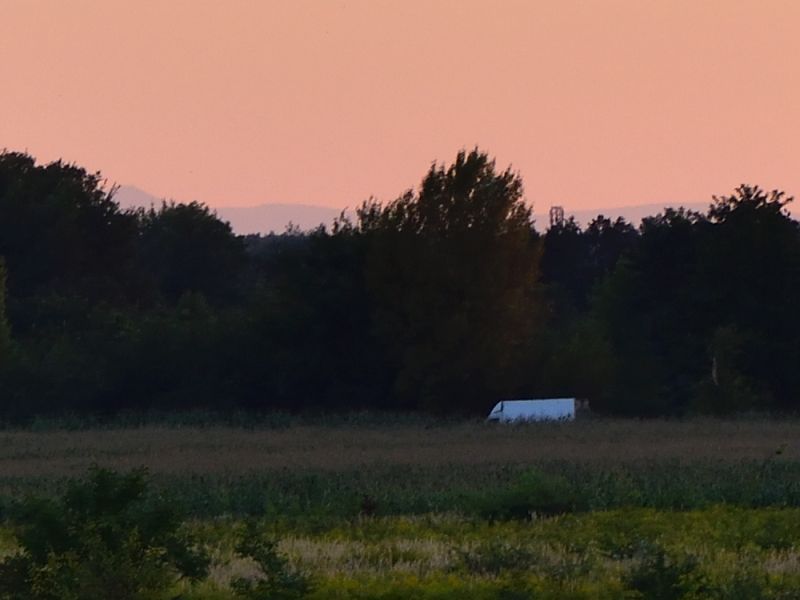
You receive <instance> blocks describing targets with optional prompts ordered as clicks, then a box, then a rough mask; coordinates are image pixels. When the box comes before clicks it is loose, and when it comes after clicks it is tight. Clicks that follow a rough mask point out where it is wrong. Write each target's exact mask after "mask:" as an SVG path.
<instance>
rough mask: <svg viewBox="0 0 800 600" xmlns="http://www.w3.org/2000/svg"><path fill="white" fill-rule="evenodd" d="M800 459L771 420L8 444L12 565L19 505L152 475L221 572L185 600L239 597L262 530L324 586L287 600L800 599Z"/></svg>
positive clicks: (121, 436) (146, 431)
mask: <svg viewBox="0 0 800 600" xmlns="http://www.w3.org/2000/svg"><path fill="white" fill-rule="evenodd" d="M798 440H800V421H799V420H796V419H780V420H779V419H766V418H764V419H756V418H753V419H740V420H713V419H696V420H686V421H665V420H643V421H635V420H606V419H587V420H584V421H577V422H571V423H542V424H529V425H512V426H503V425H488V424H484V423H478V422H439V421H434V420H419V419H408V418H398V419H397V421H396V422H392V420H390V419H377V418H374V419H370V418H353V419H333V420H331V422H329V423H328V424H323V423H321V422H313V421H312V422H303V421H290V422H287V423H280V424H276V423H269V422H260V423H256V424H255V425H252V426H250V427H241V426H240V427H235V426H219V425H207V424H206V425H204V424H202V423H200V424H194V425H188V424H180V423H173V424H170V425H165V424H160V425H153V424H146V425H140V426H103V427H93V428H89V429H85V428H70V429H66V428H59V427H57V426H55V425H48V426H40V427H37V428H28V429H6V430H3V431H0V498H1V500H0V501H1V502H2V505H0V506H2V510H3V517H4V520H5V523H6V524H5V528H4V529H3V530H2V533H0V553H3V554H6V555H8V554H10V553H12V552H13V551H14V549H15V546H16V542H15V537H14V535H13V533H14V523H13V518H11V515H12V514H13V506H14V503H15V501H17V500H19V499H22V498H25V497H27V496H30V495H37V496H45V497H54V496H56V495H58V494H60V493H61V492H63V490H64V489H65V487H66V486H67V482H68V481H70V480H71V479H75V478H80V477H83V476H85V474H86V472H87V469H89V468H90V467H92V466H96V467H102V468H107V469H113V470H115V471H118V472H123V473H124V472H128V471H130V470H132V469H136V468H139V467H146V468H147V470H148V473H149V477H150V480H151V485H152V488H153V490H155V491H156V493H157V495H158V496H159V497H163V498H166V499H167V500H168V501H169V502H170V503H172V504H174V505H176V506H178V505H180V506H181V507H183V509H184V510H185V511H186V515H187V517H188V520H187V522H186V527H187V528H188V530H190V531H191V532H192V533H193V534H194V535H195V536H196V538H197V539H198V540H200V542H198V543H200V544H202V545H203V546H204V547H205V548H206V549H207V550H208V552H209V553H210V554H211V556H212V559H213V560H212V564H211V569H210V575H209V577H208V578H207V579H206V580H204V582H202V583H199V584H196V585H190V584H188V583H186V582H184V583H180V584H177V586H178V588H179V591H180V592H181V593H182V594H183V596H182V597H190V598H197V599H201V598H233V597H240V596H235V595H234V591H233V590H232V588H231V587H230V585H229V582H230V581H231V580H232V578H235V577H241V576H244V577H248V576H250V575H254V574H257V573H258V568H257V566H256V565H255V563H254V562H253V560H252V559H251V558H246V557H242V556H240V554H237V551H236V539H237V536H239V535H240V534H241V532H242V530H243V527H244V525H243V524H244V523H245V522H246V521H247V522H253V523H256V524H257V525H258V526H259V527H260V528H261V529H262V530H263V531H264V532H266V533H267V534H268V535H269V537H270V538H271V539H274V540H275V541H276V542H277V546H276V550H277V552H278V553H279V556H282V557H285V558H286V559H287V560H288V563H287V565H286V569H289V570H291V572H293V573H296V574H297V573H301V574H303V576H304V577H307V578H308V581H309V582H310V583H309V585H308V588H307V589H303V590H301V592H302V593H300V592H298V594H299V595H295V596H285V597H306V596H307V597H314V598H398V599H399V598H465V597H470V598H637V597H638V598H761V597H764V598H798V597H800V546H798V540H800V442H799V441H798ZM242 597H244V596H242ZM251 597H253V598H255V597H257V596H251ZM258 597H260V596H258ZM264 597H265V598H266V597H272V596H264ZM274 597H284V596H279V595H275V596H274Z"/></svg>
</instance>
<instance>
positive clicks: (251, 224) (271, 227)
mask: <svg viewBox="0 0 800 600" xmlns="http://www.w3.org/2000/svg"><path fill="white" fill-rule="evenodd" d="M115 198H116V200H117V202H118V203H119V204H120V206H122V207H123V208H135V207H144V208H149V207H150V205H154V206H156V207H158V206H159V205H160V204H161V201H162V200H161V199H160V198H157V197H156V196H153V195H151V194H148V193H147V192H145V191H144V190H141V189H139V188H137V187H135V186H130V185H126V186H122V187H120V188H119V190H118V191H117V194H116V196H115ZM708 204H709V203H708V202H688V203H684V204H681V203H677V202H673V203H668V204H666V205H665V204H642V205H639V206H617V207H610V208H593V209H588V210H576V211H571V210H570V209H569V207H568V206H565V207H564V211H565V213H566V216H567V217H570V216H573V217H575V220H576V221H577V222H578V223H579V224H580V225H581V226H583V227H585V226H586V225H588V224H589V222H590V221H591V220H592V219H594V218H595V217H597V215H603V216H605V217H608V218H609V219H612V220H614V219H616V218H617V217H623V218H624V219H625V220H626V221H628V222H629V223H632V224H633V225H634V226H637V227H638V226H639V224H640V223H641V221H642V219H643V218H644V217H650V216H653V215H656V214H658V213H660V212H663V211H664V207H665V206H672V207H674V208H677V207H679V206H683V207H685V208H687V209H691V210H696V211H699V212H705V211H706V210H707V209H708ZM212 208H214V210H215V211H216V213H217V215H218V216H219V217H220V218H221V219H222V220H224V221H228V222H229V223H230V224H231V227H232V228H233V230H234V231H235V232H236V233H238V234H248V233H269V232H270V231H274V232H276V233H281V232H283V231H285V230H286V227H287V225H288V224H289V223H290V222H291V223H292V224H294V225H296V226H297V227H299V228H300V229H302V230H308V229H314V228H315V227H318V226H319V225H320V224H324V225H328V226H329V225H330V224H331V223H332V222H333V220H334V219H335V218H336V217H338V216H339V214H340V213H341V210H339V209H336V208H330V207H327V206H316V205H313V204H278V203H276V204H259V205H257V206H220V207H212ZM534 218H535V219H536V228H537V229H538V230H539V231H544V230H546V229H547V227H548V225H549V222H550V219H549V216H548V213H547V212H537V213H535V214H534Z"/></svg>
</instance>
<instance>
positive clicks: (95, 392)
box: [0, 150, 800, 421]
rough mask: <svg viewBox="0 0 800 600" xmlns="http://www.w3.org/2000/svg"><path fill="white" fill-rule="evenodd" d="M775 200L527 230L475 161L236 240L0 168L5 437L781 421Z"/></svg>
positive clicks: (91, 177)
mask: <svg viewBox="0 0 800 600" xmlns="http://www.w3.org/2000/svg"><path fill="white" fill-rule="evenodd" d="M790 200H791V199H790V198H788V197H786V196H785V194H783V193H782V192H778V191H774V192H765V191H763V190H761V189H760V188H758V187H752V186H741V187H739V188H738V189H737V190H735V192H734V193H733V194H732V195H730V196H724V197H719V198H714V201H713V204H712V205H711V206H710V208H709V210H708V211H707V214H698V213H692V212H687V211H684V210H672V209H669V210H666V211H665V212H664V213H662V214H659V215H656V216H654V217H651V218H648V219H645V220H644V222H643V223H642V225H641V227H639V228H638V229H636V228H634V227H633V225H631V224H629V223H627V222H625V221H624V220H622V219H617V220H616V221H612V220H610V219H608V218H605V217H603V216H602V215H601V216H599V217H598V218H597V219H595V220H594V221H592V222H591V223H590V224H589V225H588V226H587V227H586V228H585V229H582V228H581V227H579V226H578V225H577V224H576V223H575V222H574V221H571V220H568V221H566V222H565V223H563V224H561V225H558V226H555V227H552V228H550V229H549V230H548V231H546V232H545V233H544V234H543V235H539V234H538V233H537V232H536V231H535V230H534V228H533V224H532V221H531V213H530V209H529V207H528V206H527V205H526V204H525V203H524V201H523V188H522V181H521V179H520V177H519V175H517V174H516V173H514V172H512V171H510V170H505V171H500V170H498V169H496V167H495V164H494V162H493V161H492V160H491V159H490V158H489V157H488V156H487V155H486V154H484V153H482V152H480V151H478V150H473V151H471V152H461V153H459V154H458V156H457V157H456V160H455V161H454V163H453V164H452V165H449V166H448V165H436V164H434V165H433V166H432V167H431V168H430V170H429V171H428V173H427V174H426V175H425V177H424V179H423V181H422V183H421V185H420V187H419V188H418V189H417V190H415V191H409V192H407V193H405V194H403V195H401V196H400V197H399V198H397V199H396V200H394V201H392V202H389V203H386V204H380V203H377V202H375V201H368V202H365V203H364V204H363V205H362V206H361V207H360V209H359V210H358V211H357V217H356V219H355V220H354V221H353V222H351V221H349V220H348V219H347V218H345V217H344V216H343V217H342V218H340V219H339V220H338V221H337V223H336V224H335V226H334V227H333V228H332V229H331V230H326V229H324V228H320V229H317V230H315V231H311V232H299V231H297V230H288V231H287V232H286V233H285V234H283V235H273V234H270V235H267V236H248V237H237V236H236V235H234V234H233V232H232V231H231V229H230V227H229V226H228V224H226V223H224V222H222V221H220V220H219V219H218V218H217V217H216V215H215V214H214V213H213V212H212V211H210V210H209V209H208V208H207V207H205V206H203V205H201V204H197V203H191V204H174V203H170V204H167V203H165V204H163V205H162V206H161V207H160V208H152V209H150V210H139V211H123V210H121V209H120V208H119V207H118V205H117V204H116V203H115V202H114V189H113V188H111V189H110V190H106V189H105V187H104V182H103V180H102V179H101V176H100V175H99V174H90V173H87V172H86V171H85V170H83V169H81V168H79V167H76V166H73V165H68V164H64V163H62V162H56V163H52V164H49V165H44V166H41V165H37V164H36V163H35V161H34V159H33V158H32V157H30V156H28V155H26V154H20V153H13V152H4V153H0V257H2V259H3V263H4V265H5V266H4V267H2V266H0V419H3V420H17V421H21V420H25V419H29V418H32V417H33V416H35V415H42V414H65V413H91V414H94V415H100V416H101V417H102V416H103V415H113V414H116V413H119V412H121V411H129V412H130V411H149V410H181V409H189V408H192V409H198V408H199V409H210V410H214V411H223V412H224V411H235V410H241V409H244V410H248V411H267V410H274V409H281V410H289V411H300V410H309V409H311V410H313V409H324V410H326V411H337V410H353V409H386V410H427V411H433V412H438V413H457V414H485V412H486V411H487V410H488V409H489V408H490V407H491V406H492V405H493V404H494V403H495V402H496V401H497V400H498V399H499V398H504V397H515V396H527V397H531V396H538V395H546V396H553V395H557V396H578V397H587V398H589V399H590V400H591V402H592V407H593V409H594V410H596V411H600V412H612V413H621V414H631V415H640V416H648V415H662V414H673V415H674V414H685V413H687V412H704V413H717V414H719V413H729V412H738V411H750V410H771V411H796V410H797V409H798V405H797V402H798V399H800V369H797V368H796V365H797V364H800V344H798V343H797V340H798V339H800V320H798V319H797V318H796V314H795V313H796V304H797V299H798V298H800V229H798V223H797V221H795V220H793V219H791V218H790V217H789V216H788V214H787V213H786V210H785V206H786V204H787V203H788V202H789V201H790ZM4 284H5V285H4Z"/></svg>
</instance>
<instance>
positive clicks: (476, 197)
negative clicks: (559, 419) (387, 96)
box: [358, 149, 540, 412]
mask: <svg viewBox="0 0 800 600" xmlns="http://www.w3.org/2000/svg"><path fill="white" fill-rule="evenodd" d="M358 228H359V229H360V231H361V232H363V233H364V234H365V235H366V236H367V238H368V240H369V254H368V264H367V282H368V287H369V289H370V290H371V293H372V297H373V302H374V304H373V306H374V309H373V325H374V327H375V330H376V332H377V333H378V337H379V339H380V340H382V342H383V344H385V345H386V348H387V350H388V352H389V354H390V356H391V357H392V359H393V361H394V364H395V368H396V372H397V378H396V381H395V391H396V394H397V396H398V398H399V399H400V400H401V403H402V405H404V406H408V407H423V408H427V409H432V410H439V411H460V412H466V411H477V412H479V411H483V410H485V409H486V408H487V407H490V406H491V405H492V403H493V402H495V400H496V399H497V398H498V397H502V396H503V395H506V394H511V393H515V392H516V391H518V388H519V386H520V385H521V382H522V381H523V379H524V376H525V375H526V373H525V369H526V366H527V365H526V364H525V363H526V358H525V356H526V353H525V349H526V345H527V344H528V343H529V342H530V338H531V334H532V332H533V328H534V326H535V321H536V306H537V305H536V303H535V302H534V301H533V297H534V294H535V291H536V283H537V278H538V273H539V255H540V252H539V244H538V242H537V241H536V239H535V237H534V234H533V229H532V222H531V211H530V209H529V208H528V207H527V206H526V205H525V203H524V201H523V185H522V180H521V178H520V177H519V175H517V174H516V173H514V172H513V171H511V170H510V169H506V170H505V171H501V172H499V171H498V170H497V169H496V167H495V162H494V161H493V160H491V159H490V158H489V157H488V156H487V155H486V154H484V153H483V152H480V151H479V150H477V149H476V150H473V151H471V152H469V153H467V152H460V153H459V154H458V155H457V157H456V160H455V162H454V163H453V164H452V165H450V166H448V167H446V166H444V165H436V164H434V165H433V166H431V168H430V170H429V171H428V173H427V175H426V176H425V178H424V179H423V181H422V184H421V186H420V188H419V190H418V191H417V192H413V191H409V192H407V193H405V194H404V195H402V196H400V197H399V198H398V199H396V200H394V201H393V202H390V203H388V204H387V205H385V206H384V205H380V204H377V203H376V202H374V201H371V202H366V203H364V204H363V205H362V206H361V208H360V209H359V211H358Z"/></svg>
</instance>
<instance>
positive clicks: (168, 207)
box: [138, 202, 246, 301]
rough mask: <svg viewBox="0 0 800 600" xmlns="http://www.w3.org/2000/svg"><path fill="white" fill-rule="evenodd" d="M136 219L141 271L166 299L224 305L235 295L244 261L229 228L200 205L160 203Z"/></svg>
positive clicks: (139, 214)
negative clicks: (196, 296)
mask: <svg viewBox="0 0 800 600" xmlns="http://www.w3.org/2000/svg"><path fill="white" fill-rule="evenodd" d="M138 216H139V222H140V224H139V227H140V232H141V233H140V240H139V257H140V261H141V265H142V268H143V269H144V270H145V272H146V273H148V274H149V276H150V277H151V278H152V280H153V282H154V284H155V286H156V288H157V289H158V291H159V292H160V293H161V294H162V295H163V296H164V297H166V298H167V299H169V300H171V301H176V300H177V299H178V298H180V296H181V295H183V294H185V293H187V292H194V293H201V294H203V295H204V296H206V297H207V298H209V299H212V300H225V299H229V298H230V297H231V296H232V295H233V294H234V293H235V291H236V287H237V284H238V283H239V281H238V278H239V276H240V275H241V273H242V270H243V267H244V265H245V259H246V257H245V251H244V242H243V241H242V240H241V239H240V238H237V237H236V236H235V235H234V233H233V231H232V230H231V227H230V224H228V223H226V222H224V221H222V220H220V219H219V218H217V216H216V214H214V213H213V212H212V211H211V210H210V209H209V208H208V207H207V206H205V205H203V204H200V203H198V202H191V203H189V204H175V203H174V202H173V203H164V204H163V205H162V206H161V207H160V208H159V209H155V208H150V209H149V210H147V211H145V210H141V211H140V212H139V213H138Z"/></svg>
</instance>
